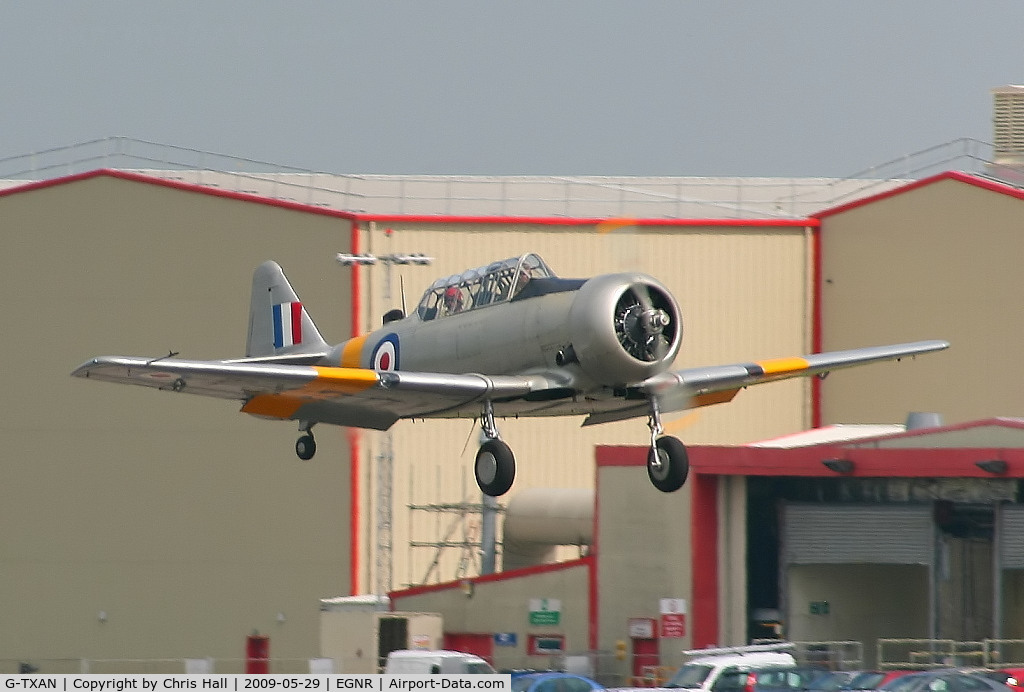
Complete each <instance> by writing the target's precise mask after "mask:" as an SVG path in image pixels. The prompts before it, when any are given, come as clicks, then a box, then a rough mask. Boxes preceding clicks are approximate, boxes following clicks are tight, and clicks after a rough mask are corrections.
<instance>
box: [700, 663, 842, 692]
mask: <svg viewBox="0 0 1024 692" xmlns="http://www.w3.org/2000/svg"><path fill="white" fill-rule="evenodd" d="M827 675H828V671H826V670H824V669H822V668H808V667H801V666H774V667H768V668H758V669H754V670H740V669H735V670H725V671H722V673H721V674H720V675H719V676H718V680H717V681H715V683H714V684H713V685H712V686H711V692H801V691H802V690H805V689H806V688H807V686H808V685H809V684H811V683H812V682H813V681H815V680H817V679H818V678H820V677H822V676H827Z"/></svg>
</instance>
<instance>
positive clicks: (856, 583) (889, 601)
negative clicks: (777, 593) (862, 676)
mask: <svg viewBox="0 0 1024 692" xmlns="http://www.w3.org/2000/svg"><path fill="white" fill-rule="evenodd" d="M785 582H786V591H785V594H784V598H785V601H786V603H787V604H788V605H787V608H786V613H785V615H784V617H785V618H786V622H785V623H784V626H785V636H786V638H788V639H790V640H792V641H803V642H819V641H846V640H852V641H860V642H863V643H864V645H865V648H864V656H865V661H864V666H865V667H868V668H870V667H872V666H874V665H876V664H877V662H876V661H875V660H874V658H875V651H874V649H873V644H874V642H875V640H876V639H878V638H879V637H891V638H916V639H922V638H927V637H929V636H930V635H929V632H928V613H929V603H928V600H929V593H930V592H929V587H928V568H927V567H925V566H923V565H793V566H790V567H789V569H788V571H787V574H786V576H785ZM822 601H824V602H827V603H828V613H827V614H821V613H812V612H811V608H810V604H811V603H812V602H822Z"/></svg>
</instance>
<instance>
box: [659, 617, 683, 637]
mask: <svg viewBox="0 0 1024 692" xmlns="http://www.w3.org/2000/svg"><path fill="white" fill-rule="evenodd" d="M661 636H662V637H665V638H669V637H676V638H678V637H685V636H686V613H662V614H661Z"/></svg>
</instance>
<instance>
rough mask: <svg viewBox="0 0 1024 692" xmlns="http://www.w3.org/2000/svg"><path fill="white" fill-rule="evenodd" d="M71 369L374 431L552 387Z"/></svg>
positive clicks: (144, 366)
mask: <svg viewBox="0 0 1024 692" xmlns="http://www.w3.org/2000/svg"><path fill="white" fill-rule="evenodd" d="M71 374H72V375H73V376H75V377H84V378H89V379H94V380H101V381H105V382H116V383H119V384H133V385H139V386H143V387H152V388H154V389H161V390H167V391H174V392H184V393H189V394H198V395H202V396H210V397H217V398H221V399H234V400H237V401H242V402H243V405H242V411H244V412H245V413H251V414H253V415H256V416H265V417H269V418H282V419H291V420H310V421H315V422H323V423H333V424H336V425H348V426H354V427H361V428H372V429H374V430H387V429H388V428H390V427H391V426H392V425H393V424H394V423H395V422H396V421H398V420H399V419H402V418H419V417H433V416H443V415H445V413H446V412H451V411H456V410H458V409H460V408H462V407H464V406H467V405H470V404H474V403H475V402H478V401H481V400H482V399H485V398H486V399H500V398H515V397H522V396H525V395H526V394H528V393H530V392H531V391H534V390H537V389H544V388H546V387H547V383H546V381H544V380H543V378H539V379H538V378H532V377H516V376H487V375H478V374H466V375H462V374H454V375H450V374H435V373H414V372H377V371H374V370H365V369H361V368H335V367H323V366H308V365H287V364H281V365H278V364H268V363H244V362H227V361H196V360H178V359H155V360H154V359H146V358H133V357H125V356H104V357H100V358H93V359H92V360H89V361H87V362H85V363H83V364H82V365H81V366H79V367H78V368H76V369H75V370H74V371H73V372H72V373H71ZM478 410H479V409H478V407H474V411H477V412H478Z"/></svg>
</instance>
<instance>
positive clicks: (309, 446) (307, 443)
mask: <svg viewBox="0 0 1024 692" xmlns="http://www.w3.org/2000/svg"><path fill="white" fill-rule="evenodd" d="M295 454H296V455H297V456H298V457H299V458H300V459H302V460H303V461H309V460H310V459H312V458H313V455H314V454H316V440H314V439H313V436H312V435H303V436H302V437H300V438H299V439H298V440H296V441H295Z"/></svg>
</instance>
